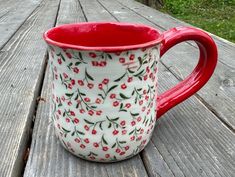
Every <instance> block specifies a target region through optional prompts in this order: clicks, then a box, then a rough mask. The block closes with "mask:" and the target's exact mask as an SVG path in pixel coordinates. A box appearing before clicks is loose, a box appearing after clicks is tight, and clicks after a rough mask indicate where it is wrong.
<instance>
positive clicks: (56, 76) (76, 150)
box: [44, 22, 217, 162]
mask: <svg viewBox="0 0 235 177" xmlns="http://www.w3.org/2000/svg"><path fill="white" fill-rule="evenodd" d="M44 39H45V41H46V42H47V43H48V45H49V54H50V57H49V63H50V68H51V72H52V78H53V80H52V99H51V114H52V119H53V122H54V127H55V133H56V135H57V136H58V138H59V140H60V141H61V143H62V145H63V146H64V147H65V148H66V149H67V150H68V151H70V152H71V153H73V154H75V155H76V156H78V157H81V158H83V159H87V160H92V161H100V162H111V161H119V160H123V159H127V158H129V157H132V156H134V155H135V154H138V153H139V152H140V151H141V150H142V149H143V148H144V147H145V146H146V144H147V143H148V142H149V140H150V138H151V134H152V132H153V129H154V125H155V122H156V120H157V119H158V118H159V117H160V116H161V115H163V114H164V113H165V112H166V111H167V110H169V109H170V108H172V107H173V106H175V105H177V104H178V103H180V102H182V101H183V100H185V99H186V98H188V97H189V96H191V95H192V94H194V93H195V92H196V91H198V90H199V89H200V88H201V87H202V86H203V85H204V84H205V83H206V82H207V81H208V79H209V78H210V77H211V75H212V73H213V71H214V69H215V66H216V63H217V48H216V45H215V43H214V41H213V40H212V39H211V37H209V35H208V34H206V33H205V32H203V31H201V30H199V29H195V28H192V27H179V28H173V29H170V30H169V31H167V32H164V33H161V32H159V31H158V30H156V29H154V28H152V27H149V26H145V25H140V24H129V23H114V22H99V23H96V22H92V23H77V24H67V25H62V26H58V27H55V28H52V29H50V30H48V31H47V32H45V33H44ZM186 40H193V41H195V42H196V43H197V45H198V47H199V50H200V57H199V62H198V64H197V66H196V68H195V69H194V70H193V72H192V73H191V74H190V75H189V76H188V77H187V78H186V79H185V80H183V81H182V82H180V83H179V84H178V85H176V86H175V87H173V88H172V89H170V90H168V91H166V92H165V93H163V94H161V95H159V96H158V97H157V85H158V82H157V72H158V62H159V58H160V57H161V56H162V55H163V54H164V53H165V52H166V51H167V50H168V49H169V48H171V47H172V46H174V45H176V44H178V43H180V42H183V41H186ZM182 57H183V56H182Z"/></svg>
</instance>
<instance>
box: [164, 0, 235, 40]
mask: <svg viewBox="0 0 235 177" xmlns="http://www.w3.org/2000/svg"><path fill="white" fill-rule="evenodd" d="M161 11H163V12H167V13H168V14H170V15H172V16H174V17H176V18H178V19H180V20H183V21H185V22H187V23H190V24H192V25H194V26H197V27H199V28H202V29H204V30H206V31H209V32H211V33H213V34H215V35H217V36H220V37H222V38H225V39H227V40H230V41H232V42H235V0H164V6H163V7H162V9H161Z"/></svg>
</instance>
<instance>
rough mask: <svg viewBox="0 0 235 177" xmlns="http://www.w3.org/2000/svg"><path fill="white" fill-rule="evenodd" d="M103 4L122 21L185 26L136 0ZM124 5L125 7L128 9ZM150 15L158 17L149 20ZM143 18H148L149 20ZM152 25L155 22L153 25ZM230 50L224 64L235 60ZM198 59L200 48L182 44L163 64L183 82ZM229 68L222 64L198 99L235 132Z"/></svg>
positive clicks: (233, 72) (233, 79)
mask: <svg viewBox="0 0 235 177" xmlns="http://www.w3.org/2000/svg"><path fill="white" fill-rule="evenodd" d="M99 1H100V2H101V3H102V4H103V5H104V6H105V7H106V8H107V9H109V11H110V13H111V14H112V15H113V16H115V18H117V19H118V20H119V21H124V22H138V23H144V24H147V25H150V26H153V27H155V28H158V29H161V30H164V29H168V28H170V27H173V26H174V25H175V26H180V25H181V24H176V23H175V21H174V23H173V22H172V19H171V18H172V17H169V16H168V15H166V17H165V14H162V13H161V12H158V11H156V10H153V9H151V8H149V7H146V6H144V5H142V4H139V3H137V2H134V1H132V0H129V1H122V0H118V2H119V1H121V3H118V2H117V1H107V0H99ZM122 4H125V6H124V5H122ZM136 4H137V5H136ZM148 9H151V10H148ZM154 12H156V13H154ZM137 13H138V14H137ZM140 14H141V15H140ZM148 14H149V16H152V17H154V18H151V20H148V19H147V15H148ZM143 15H145V16H144V17H145V18H144V17H143ZM152 19H155V22H152ZM149 22H151V24H149ZM172 23H173V24H172ZM156 24H157V25H156ZM229 47H230V49H229V50H230V52H228V51H227V54H226V55H220V56H219V57H220V58H219V60H220V61H221V60H222V58H224V57H227V56H228V55H229V56H230V57H231V58H230V60H231V61H232V58H235V47H233V46H229ZM232 48H233V50H232ZM218 49H219V52H220V50H226V48H221V47H220V46H218ZM232 56H233V57H232ZM197 57H198V49H197V48H194V47H193V46H191V45H188V44H186V43H182V44H179V45H177V46H175V47H174V48H173V49H171V50H170V51H169V52H168V53H167V54H166V55H165V56H164V57H163V58H162V62H163V63H164V65H165V66H166V67H168V68H170V70H171V71H172V73H173V74H174V75H175V76H176V77H177V78H178V79H180V80H181V79H182V78H184V77H186V76H187V75H188V74H189V73H190V72H191V71H192V69H193V68H194V66H195V65H196V63H197ZM185 63H187V64H185ZM233 63H235V62H233ZM228 65H230V63H226V64H224V63H221V62H218V65H217V68H216V71H215V73H214V74H213V77H212V78H211V79H210V81H209V82H208V83H207V84H206V86H204V88H203V89H201V90H200V91H199V92H198V96H199V97H200V98H201V100H203V102H204V103H205V104H206V105H207V107H208V108H209V109H211V110H212V111H213V112H214V113H215V114H216V115H217V116H218V117H219V118H220V119H222V121H224V122H225V123H226V124H228V125H229V126H230V127H231V129H233V130H235V119H234V117H235V89H234V87H235V68H234V67H233V66H232V65H231V66H228ZM226 82H230V83H226ZM218 100H220V101H218ZM221 106H223V108H221Z"/></svg>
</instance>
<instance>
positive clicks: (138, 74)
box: [134, 69, 144, 77]
mask: <svg viewBox="0 0 235 177" xmlns="http://www.w3.org/2000/svg"><path fill="white" fill-rule="evenodd" d="M143 72H144V69H143V70H142V71H140V72H139V73H137V74H134V76H135V77H138V76H140V75H141V74H143Z"/></svg>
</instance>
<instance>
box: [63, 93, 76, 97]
mask: <svg viewBox="0 0 235 177" xmlns="http://www.w3.org/2000/svg"><path fill="white" fill-rule="evenodd" d="M73 94H74V93H66V94H65V95H66V96H67V97H72V96H73Z"/></svg>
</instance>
